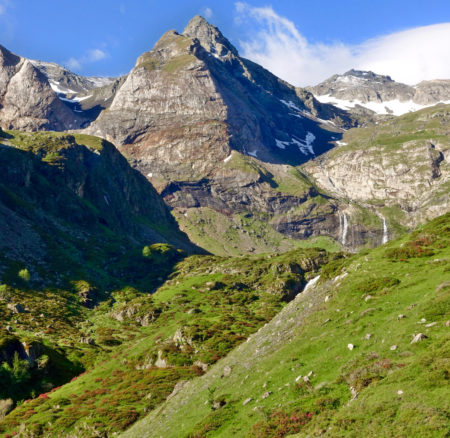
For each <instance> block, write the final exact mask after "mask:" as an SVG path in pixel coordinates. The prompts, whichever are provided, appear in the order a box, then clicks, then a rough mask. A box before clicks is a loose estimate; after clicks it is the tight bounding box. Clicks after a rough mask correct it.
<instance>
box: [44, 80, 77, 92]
mask: <svg viewBox="0 0 450 438" xmlns="http://www.w3.org/2000/svg"><path fill="white" fill-rule="evenodd" d="M48 83H49V84H50V87H51V88H52V90H53V91H54V92H56V93H62V94H68V93H76V91H74V90H71V89H70V88H66V87H64V88H61V87H60V86H59V82H57V81H52V80H49V81H48Z"/></svg>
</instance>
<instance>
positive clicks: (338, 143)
mask: <svg viewBox="0 0 450 438" xmlns="http://www.w3.org/2000/svg"><path fill="white" fill-rule="evenodd" d="M336 144H337V145H338V146H347V144H348V143H346V142H345V141H340V140H338V141H337V142H336Z"/></svg>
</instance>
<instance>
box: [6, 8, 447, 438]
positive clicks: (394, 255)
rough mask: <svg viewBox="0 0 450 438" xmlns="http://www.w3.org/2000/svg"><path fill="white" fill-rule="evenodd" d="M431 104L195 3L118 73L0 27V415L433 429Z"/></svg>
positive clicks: (437, 197)
mask: <svg viewBox="0 0 450 438" xmlns="http://www.w3.org/2000/svg"><path fill="white" fill-rule="evenodd" d="M449 103H450V80H447V79H440V80H434V81H426V82H421V83H420V84H417V85H415V86H409V85H406V84H401V83H398V82H395V81H394V80H392V79H391V78H390V77H389V76H382V75H378V74H376V73H373V72H368V71H358V70H350V71H348V72H347V73H345V74H342V75H334V76H332V77H331V78H330V79H328V80H326V81H324V82H322V83H320V84H318V85H316V86H313V87H307V88H299V87H294V86H292V85H290V84H288V83H287V82H285V81H283V80H281V79H280V78H278V77H276V76H275V75H273V74H272V73H270V72H269V71H268V70H266V69H264V68H263V67H262V66H260V65H258V64H256V63H254V62H252V61H250V60H248V59H245V58H243V57H241V56H240V55H239V53H238V50H237V49H236V48H235V47H234V46H233V45H232V44H231V42H230V41H229V40H228V39H227V38H226V37H225V36H224V35H223V34H222V33H221V31H220V30H219V29H218V28H217V27H215V26H213V25H212V24H210V23H208V22H207V21H206V20H205V19H204V18H202V17H200V16H196V17H194V18H193V19H192V20H191V21H190V22H189V23H188V24H187V26H186V28H185V29H184V31H183V32H181V33H179V32H177V31H174V30H171V31H168V32H166V33H165V34H164V35H163V36H162V37H161V38H160V40H159V41H158V42H157V43H156V44H155V46H154V47H153V48H152V49H151V50H150V51H148V52H146V53H144V54H142V55H141V56H140V57H139V58H138V59H137V61H136V64H135V66H134V67H133V68H132V70H131V71H130V72H129V73H128V74H127V75H124V76H122V77H119V78H103V77H83V76H80V75H77V74H75V73H73V72H71V71H69V70H67V69H66V68H64V67H61V66H59V65H57V64H54V63H49V62H43V61H37V60H29V59H26V58H23V57H21V56H18V55H15V54H13V53H11V52H10V51H8V50H7V49H6V48H4V47H2V46H0V161H1V163H2V164H3V169H4V170H3V172H2V174H1V175H0V279H1V280H0V315H1V320H0V433H2V434H4V436H5V437H12V436H24V437H25V436H27V437H37V436H68V437H69V436H70V437H72V436H73V437H94V436H101V437H107V436H115V435H116V434H118V433H122V432H125V431H127V432H125V434H124V436H130V437H134V436H136V437H142V436H149V437H150V436H155V437H156V436H164V437H170V436H173V437H179V436H183V437H206V436H208V437H209V436H223V437H227V436H230V435H236V436H246V437H272V436H288V435H289V436H321V435H325V436H356V435H363V436H380V435H382V434H383V433H384V432H383V430H384V429H383V427H384V424H385V423H389V425H390V426H391V431H392V436H404V435H406V434H409V435H413V436H414V435H415V436H444V435H441V432H442V430H443V429H444V428H445V419H444V417H445V414H446V412H448V410H447V407H445V406H444V407H442V406H440V400H443V399H444V398H445V397H443V394H442V392H443V388H444V387H445V381H446V379H448V373H446V371H445V370H446V367H447V365H448V362H446V360H445V359H444V358H445V348H446V344H445V333H446V330H447V327H448V321H447V319H448V297H449V292H450V290H449V282H448V272H449V271H448V260H449V254H448V237H449V236H448V231H449V225H448V222H449V215H448V212H449V210H450V196H449V193H450V167H449V158H450V140H449V138H450V137H449V133H450V131H449V129H450V105H449ZM394 326H395V328H394ZM397 326H398V327H397ZM419 335H421V336H419ZM417 336H419V338H420V339H419V338H417V339H416V337H417ZM410 338H411V339H410ZM415 339H416V340H415ZM411 341H414V342H411ZM388 344H389V345H388ZM393 347H395V348H393ZM447 368H448V367H447ZM414 373H416V374H417V373H419V374H421V375H423V376H424V377H423V379H422V378H417V376H416V375H415V374H414ZM394 387H395V388H394ZM400 391H401V392H400ZM412 394H415V396H416V397H417V398H416V400H415V401H414V400H413V399H412V398H411V396H412ZM407 397H408V398H407ZM24 400H25V402H24ZM413 412H416V413H417V412H419V414H417V415H419V418H420V420H417V421H412V420H411V416H412V415H413V414H412V413H413ZM367 415H369V416H370V418H372V419H373V423H371V424H369V422H368V420H367V418H365V416H366V417H367ZM144 417H145V418H144ZM141 418H144V420H143V421H140V422H137V421H138V420H139V419H141ZM136 422H137V423H136ZM134 423H136V425H135V426H133V427H131V428H130V426H132V425H133V424H134ZM128 429H129V430H128ZM296 434H298V435H296Z"/></svg>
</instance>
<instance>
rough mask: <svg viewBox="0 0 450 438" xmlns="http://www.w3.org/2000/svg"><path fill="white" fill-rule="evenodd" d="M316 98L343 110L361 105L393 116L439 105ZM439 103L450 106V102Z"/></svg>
mask: <svg viewBox="0 0 450 438" xmlns="http://www.w3.org/2000/svg"><path fill="white" fill-rule="evenodd" d="M314 97H315V98H316V99H317V100H318V101H319V102H322V103H330V104H331V105H334V106H337V107H338V108H341V109H343V110H349V109H351V108H354V107H355V106H356V105H360V106H362V107H364V108H367V109H369V110H371V111H374V112H375V113H377V114H393V115H394V116H401V115H403V114H406V113H409V112H413V111H419V110H421V109H423V108H428V107H430V106H434V105H437V103H433V104H430V105H420V104H418V103H414V102H413V101H412V100H407V101H404V102H401V101H400V100H398V99H393V100H386V101H385V102H362V101H360V100H358V99H355V100H344V99H338V98H337V97H334V96H331V95H330V94H323V95H322V96H319V95H315V96H314ZM439 103H444V104H449V103H450V100H446V101H443V102H439Z"/></svg>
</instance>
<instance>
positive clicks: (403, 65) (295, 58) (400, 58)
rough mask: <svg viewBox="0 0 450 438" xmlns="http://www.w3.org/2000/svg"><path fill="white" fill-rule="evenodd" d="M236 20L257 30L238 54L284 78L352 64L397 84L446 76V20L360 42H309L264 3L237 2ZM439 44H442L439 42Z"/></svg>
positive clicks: (315, 76)
mask: <svg viewBox="0 0 450 438" xmlns="http://www.w3.org/2000/svg"><path fill="white" fill-rule="evenodd" d="M235 8H236V22H237V23H238V24H242V25H243V24H245V23H246V22H249V21H250V22H251V24H252V25H253V26H256V28H257V30H256V32H253V35H252V36H251V37H249V38H248V39H246V40H244V41H241V42H240V45H241V47H242V49H243V51H242V55H243V56H245V57H247V58H249V59H251V60H253V61H255V62H257V63H259V64H261V65H263V66H264V67H266V68H267V69H268V70H270V71H271V72H273V73H274V74H276V75H277V76H279V77H281V78H283V79H285V80H286V81H288V82H290V83H292V84H294V85H298V86H305V85H314V84H317V83H318V82H320V81H322V80H324V79H326V78H328V77H329V76H331V75H333V74H335V73H344V72H345V71H347V70H349V69H351V68H356V69H360V70H372V71H374V72H375V73H379V74H387V75H390V76H391V77H392V78H393V79H395V80H397V81H399V82H405V83H408V84H415V83H418V82H420V81H422V80H428V79H437V78H441V79H442V78H450V51H449V50H447V49H446V46H445V43H444V42H445V41H450V23H442V24H435V25H431V26H424V27H417V28H413V29H409V30H405V31H401V32H397V33H393V34H389V35H384V36H380V37H377V38H373V39H370V40H368V41H364V42H362V43H361V44H358V45H348V44H344V43H341V42H335V43H331V44H324V43H311V42H309V41H308V40H307V38H305V36H303V35H302V34H301V33H300V31H299V30H298V29H297V28H296V26H295V24H294V23H293V22H292V21H291V20H289V19H287V18H285V17H282V16H280V15H278V14H277V13H276V12H275V11H274V9H273V8H272V7H270V6H268V7H259V8H257V7H252V6H250V5H248V4H247V3H243V2H237V3H235ZM443 43H444V45H443Z"/></svg>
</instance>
